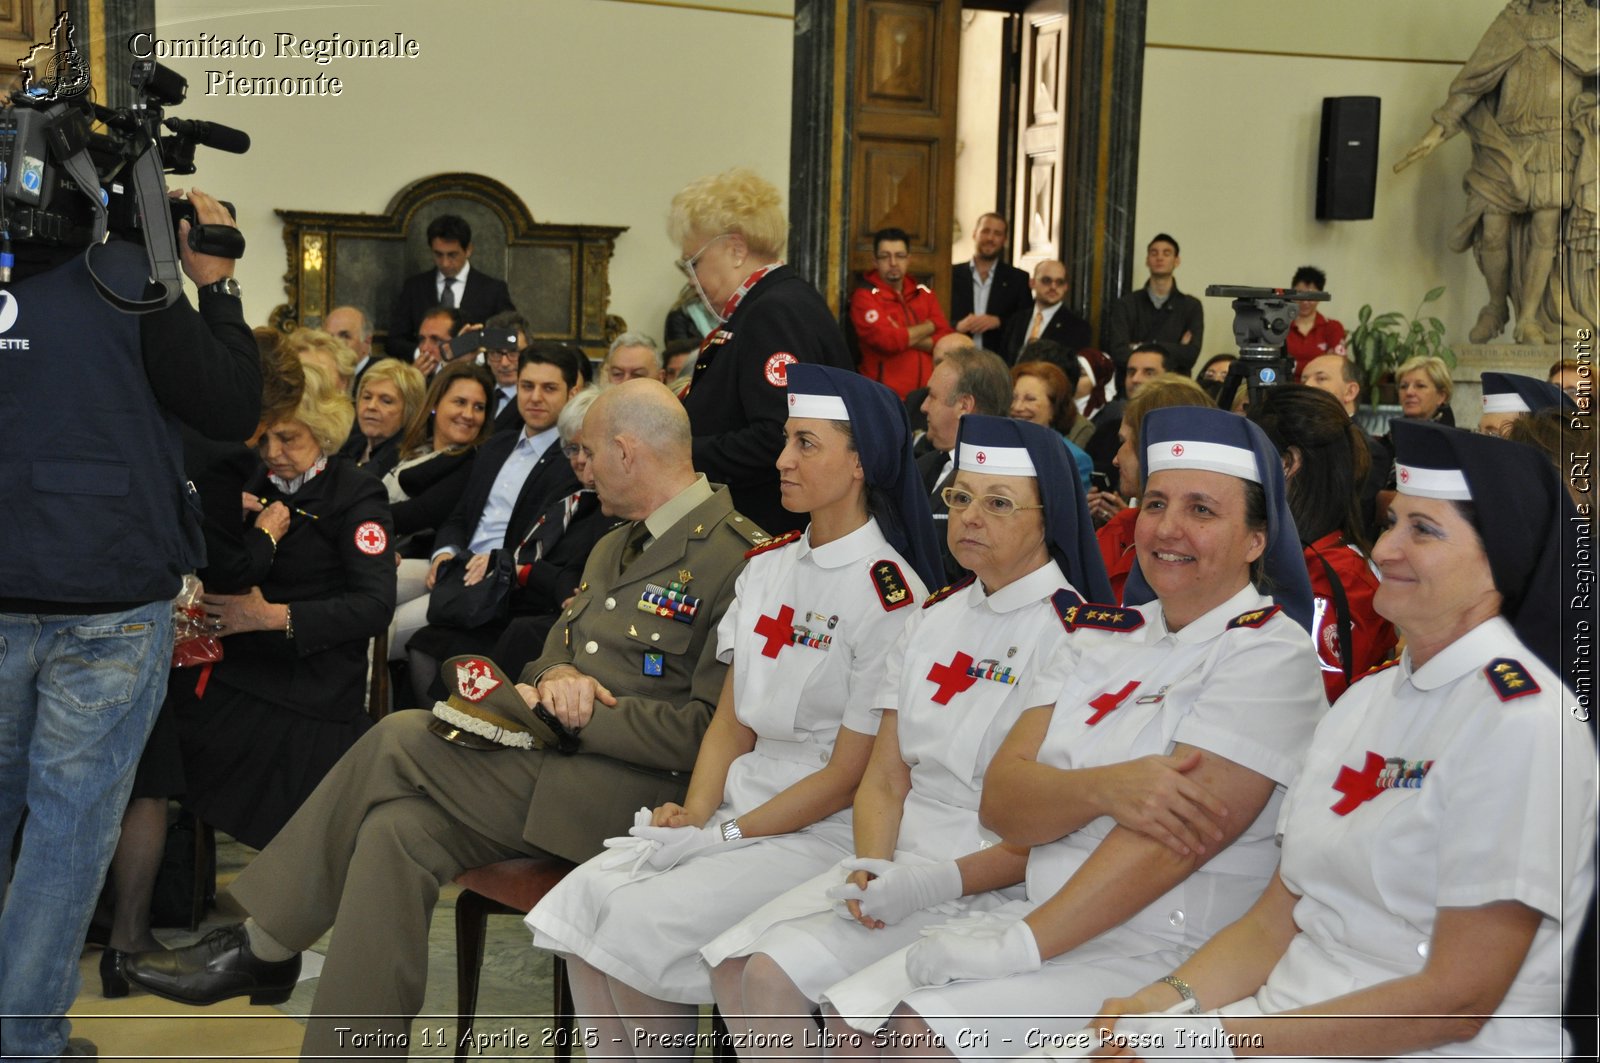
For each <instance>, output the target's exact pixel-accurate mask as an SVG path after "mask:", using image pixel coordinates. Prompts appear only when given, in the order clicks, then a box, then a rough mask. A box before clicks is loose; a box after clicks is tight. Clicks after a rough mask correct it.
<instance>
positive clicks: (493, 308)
mask: <svg viewBox="0 0 1600 1063" xmlns="http://www.w3.org/2000/svg"><path fill="white" fill-rule="evenodd" d="M437 278H438V270H432V269H430V270H428V271H427V272H425V273H417V274H414V275H413V276H410V277H407V278H406V280H405V283H404V284H402V285H401V286H400V296H399V298H397V299H396V300H395V302H394V311H393V312H392V313H391V314H390V315H389V335H388V337H387V338H385V339H384V341H383V342H384V350H385V351H387V352H388V353H389V355H390V356H391V357H394V358H404V359H405V360H406V361H410V360H411V352H412V351H414V350H416V349H417V329H419V328H421V327H422V316H423V315H424V314H426V313H427V312H428V311H429V310H430V309H432V308H433V307H435V306H438V305H439V292H438V288H437V285H438V280H437ZM456 309H457V310H459V311H460V312H461V321H462V324H466V325H471V324H480V325H481V324H483V322H485V321H487V320H489V319H490V318H491V317H493V316H494V315H496V314H498V313H501V312H502V311H505V310H515V309H516V307H515V306H513V305H512V304H511V292H510V290H509V289H507V288H506V282H505V281H503V280H501V279H500V278H499V277H491V276H490V275H489V274H487V273H485V272H483V271H482V270H481V269H479V268H478V267H477V266H473V267H472V269H471V271H470V272H468V273H467V284H466V290H465V291H460V292H457V293H456Z"/></svg>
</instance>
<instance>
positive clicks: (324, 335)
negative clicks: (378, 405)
mask: <svg viewBox="0 0 1600 1063" xmlns="http://www.w3.org/2000/svg"><path fill="white" fill-rule="evenodd" d="M284 343H285V344H286V345H287V346H288V348H289V351H290V353H292V354H294V355H295V356H296V357H299V356H301V355H304V354H305V353H306V352H307V351H317V352H319V353H322V354H326V355H327V356H328V357H330V358H332V359H333V364H334V365H335V366H337V367H338V369H339V376H340V377H341V378H343V380H344V381H345V382H346V383H349V382H350V380H351V379H352V378H353V377H354V376H355V375H356V352H355V351H353V350H351V349H350V347H349V345H348V344H346V343H345V342H344V341H343V340H341V339H340V338H339V337H337V336H335V335H333V334H332V333H330V332H323V331H322V330H321V329H314V328H297V329H295V330H294V331H293V332H291V333H289V338H288V339H287V340H285V341H284ZM304 360H305V359H304V358H301V361H304Z"/></svg>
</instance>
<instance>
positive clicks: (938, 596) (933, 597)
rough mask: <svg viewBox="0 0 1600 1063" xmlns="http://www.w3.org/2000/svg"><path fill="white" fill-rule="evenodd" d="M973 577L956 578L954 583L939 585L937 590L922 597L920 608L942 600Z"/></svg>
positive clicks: (969, 581) (965, 584)
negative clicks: (944, 585)
mask: <svg viewBox="0 0 1600 1063" xmlns="http://www.w3.org/2000/svg"><path fill="white" fill-rule="evenodd" d="M975 578H976V577H974V576H967V577H966V578H965V579H958V580H956V581H955V582H954V583H952V584H950V585H949V586H947V587H940V588H939V589H938V590H936V591H934V592H933V593H932V594H930V595H928V596H927V597H926V598H924V599H922V608H924V609H926V608H928V606H930V605H932V604H934V603H935V602H942V601H944V600H945V599H946V598H948V597H950V596H951V595H952V594H954V593H955V592H956V591H959V590H961V589H962V588H963V587H965V586H967V585H968V584H969V583H971V582H972V581H973V580H974V579H975Z"/></svg>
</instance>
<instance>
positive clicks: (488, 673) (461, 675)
mask: <svg viewBox="0 0 1600 1063" xmlns="http://www.w3.org/2000/svg"><path fill="white" fill-rule="evenodd" d="M499 685H500V680H499V679H497V678H496V677H495V674H494V667H493V666H492V665H491V664H490V663H489V662H488V661H484V660H479V659H477V658H474V659H472V660H470V661H462V662H461V663H459V664H457V665H456V692H457V693H458V694H460V695H461V696H462V697H464V698H466V699H467V700H468V701H471V702H474V703H476V702H479V701H482V700H483V699H484V698H486V697H488V696H489V695H490V694H492V693H494V691H495V688H496V687H498V686H499Z"/></svg>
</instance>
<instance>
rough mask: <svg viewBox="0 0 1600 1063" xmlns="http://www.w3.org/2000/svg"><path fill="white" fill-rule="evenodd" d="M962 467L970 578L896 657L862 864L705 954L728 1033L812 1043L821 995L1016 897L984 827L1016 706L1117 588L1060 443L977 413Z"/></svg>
mask: <svg viewBox="0 0 1600 1063" xmlns="http://www.w3.org/2000/svg"><path fill="white" fill-rule="evenodd" d="M954 455H955V461H956V466H955V472H954V473H953V478H952V481H951V483H950V485H949V487H948V488H947V489H946V490H945V492H944V499H945V502H946V504H947V505H948V506H949V507H950V523H949V531H948V535H949V540H950V548H951V552H952V553H954V554H955V557H956V560H958V561H959V562H960V563H961V564H962V566H963V567H965V568H967V569H968V570H970V571H971V572H972V573H973V576H972V577H969V578H968V579H967V580H965V581H963V582H961V583H958V584H956V585H954V586H952V587H949V588H946V589H945V590H944V591H941V592H940V593H938V594H935V595H933V596H931V597H930V598H929V599H928V600H927V602H926V603H924V606H923V608H922V609H920V610H919V611H918V612H917V614H916V615H915V616H913V617H912V618H911V619H910V622H909V623H908V624H907V625H906V629H905V631H904V632H903V633H902V635H901V637H900V641H899V643H898V644H897V645H896V646H895V649H894V651H893V652H892V653H890V654H889V656H888V659H887V665H886V667H885V669H884V682H883V684H882V687H881V689H880V691H879V697H878V698H877V699H876V700H875V701H874V708H875V712H876V713H877V715H878V716H879V717H880V722H879V725H878V736H877V739H876V741H875V742H874V743H873V747H872V759H871V761H870V762H869V763H868V765H867V769H866V774H865V775H864V776H863V778H862V780H861V785H860V787H859V789H858V790H857V793H856V799H855V808H854V829H855V856H854V858H852V859H849V860H846V861H844V862H843V863H842V864H840V865H838V866H835V867H834V868H831V869H829V870H828V871H826V872H824V873H823V874H821V875H819V876H818V877H816V878H814V879H812V880H811V881H809V882H807V883H804V884H802V885H800V886H798V887H796V888H795V889H792V890H790V891H789V892H788V893H786V894H784V895H782V896H780V897H778V898H776V899H775V900H773V901H772V902H771V903H769V904H767V905H765V906H764V907H763V908H761V909H760V910H758V911H756V912H755V913H754V914H752V915H751V916H750V917H749V918H748V919H746V920H744V921H743V922H742V923H740V924H739V925H737V926H735V927H734V928H733V929H731V930H729V931H728V932H727V933H725V934H723V935H722V936H721V937H719V938H717V939H716V940H714V941H713V942H712V943H711V944H710V945H709V946H707V947H706V948H705V949H704V950H702V955H704V956H705V957H706V959H707V960H708V961H710V962H712V963H715V964H719V966H718V967H717V968H716V970H715V971H714V972H713V974H712V984H713V987H714V988H715V989H716V996H717V1003H718V1004H719V1005H720V1007H721V1008H722V1013H723V1016H724V1018H726V1020H727V1022H728V1025H729V1028H730V1029H732V1030H734V1031H735V1032H743V1031H745V1030H747V1029H750V1030H754V1031H755V1032H757V1033H759V1034H761V1035H764V1036H766V1037H771V1038H777V1039H781V1038H784V1037H788V1038H789V1039H790V1040H791V1042H792V1043H793V1044H794V1045H795V1046H797V1047H798V1046H801V1045H810V1046H816V1043H817V1039H816V1027H815V1025H814V1024H813V1023H812V1020H811V1017H810V1013H811V1011H812V1010H813V1009H814V1007H815V1003H816V1001H818V1000H819V999H820V998H821V993H822V991H823V990H825V989H826V988H827V987H828V986H830V985H832V984H833V983H834V982H837V981H838V980H839V979H840V978H843V977H845V976H846V975H849V974H851V973H853V972H855V971H858V970H860V969H861V968H863V967H865V966H866V965H868V964H870V963H872V962H873V961H874V960H877V959H879V958H880V957H882V956H884V955H886V954H888V953H891V952H894V951H895V950H897V949H899V948H902V947H904V946H905V945H908V944H910V943H911V942H912V941H915V940H916V939H917V936H918V935H919V933H920V932H921V931H922V929H923V928H924V927H926V926H929V925H930V924H932V923H935V922H938V921H939V920H940V919H941V917H942V916H943V915H946V914H948V913H951V912H961V911H982V910H986V909H988V908H992V907H995V906H997V905H999V904H1001V903H1003V902H1004V901H1005V900H1006V899H1007V898H1008V897H1011V896H1015V895H1018V893H1019V891H1016V890H1014V889H1011V888H1010V887H1014V886H1015V885H1016V884H1017V883H1019V882H1021V880H1022V874H1023V865H1024V863H1025V861H1026V858H1027V850H1026V849H1017V848H1011V847H1007V846H1001V845H994V844H992V843H993V842H994V840H995V839H994V836H993V835H991V834H988V833H986V832H985V831H983V830H982V829H981V828H980V827H979V824H978V797H979V782H980V780H981V779H982V778H983V773H984V769H985V768H986V767H987V766H988V763H989V760H990V758H991V757H992V756H993V755H994V753H995V750H996V749H998V748H999V745H1000V742H1001V740H1002V739H1003V738H1004V737H1005V734H1006V732H1007V731H1008V730H1009V729H1010V727H1011V724H1012V723H1013V722H1014V721H1015V720H1016V718H1017V716H1018V715H1019V714H1020V713H1021V712H1022V711H1023V709H1025V708H1026V707H1027V706H1029V705H1034V704H1040V703H1041V702H1043V701H1047V700H1049V699H1050V698H1051V697H1053V696H1054V694H1055V691H1056V690H1058V689H1059V688H1060V685H1061V682H1062V680H1063V678H1064V676H1063V673H1062V670H1061V669H1062V665H1063V662H1064V661H1065V657H1066V655H1065V654H1064V653H1063V652H1062V651H1063V643H1064V642H1065V640H1066V637H1067V634H1066V629H1065V627H1064V625H1063V623H1062V617H1063V615H1064V614H1066V613H1068V611H1069V610H1070V609H1071V607H1072V606H1073V605H1075V604H1077V603H1078V602H1079V601H1080V600H1081V599H1080V598H1079V593H1078V592H1079V591H1080V590H1081V592H1082V593H1083V594H1085V595H1087V596H1089V597H1090V598H1095V599H1103V598H1104V597H1105V595H1106V594H1107V593H1108V591H1109V587H1108V586H1107V584H1106V579H1105V572H1104V569H1103V568H1102V566H1101V564H1100V555H1099V551H1098V550H1096V548H1095V544H1094V537H1093V532H1092V531H1091V529H1090V526H1089V517H1088V512H1087V510H1086V508H1085V506H1084V501H1083V490H1082V487H1081V486H1080V485H1079V483H1078V478H1077V476H1075V475H1074V474H1073V472H1072V469H1071V466H1070V464H1069V460H1068V458H1067V453H1066V449H1065V448H1064V447H1062V445H1061V437H1060V436H1058V435H1056V433H1055V432H1053V431H1051V430H1050V429H1047V428H1041V427H1039V426H1038V425H1033V424H1026V423H1024V422H1020V421H1013V420H1010V419H1009V418H1003V417H986V416H981V415H976V414H969V415H967V416H966V417H963V418H962V419H961V427H960V432H959V435H958V438H957V441H956V447H955V451H954Z"/></svg>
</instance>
